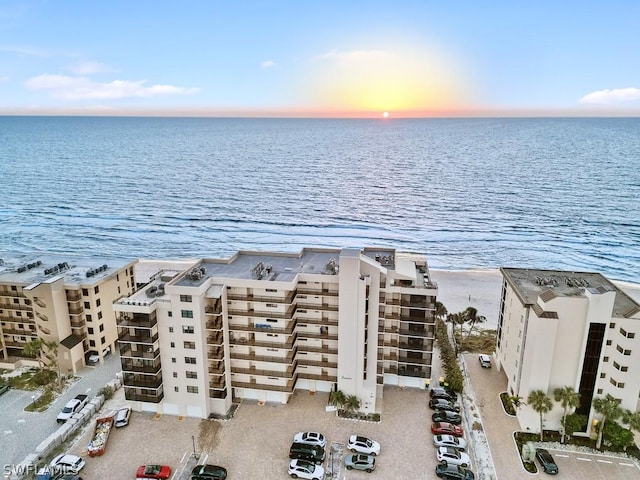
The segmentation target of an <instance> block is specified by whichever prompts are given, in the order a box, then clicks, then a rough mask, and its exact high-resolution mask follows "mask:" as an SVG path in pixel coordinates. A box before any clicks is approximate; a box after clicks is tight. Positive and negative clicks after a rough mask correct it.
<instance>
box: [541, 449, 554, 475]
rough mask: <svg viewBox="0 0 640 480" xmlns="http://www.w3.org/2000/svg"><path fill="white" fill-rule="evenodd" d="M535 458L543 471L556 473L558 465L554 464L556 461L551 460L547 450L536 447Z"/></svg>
mask: <svg viewBox="0 0 640 480" xmlns="http://www.w3.org/2000/svg"><path fill="white" fill-rule="evenodd" d="M536 458H537V459H538V461H539V462H540V465H541V466H542V469H543V470H544V471H545V473H549V474H551V475H556V474H557V473H558V465H556V462H555V461H554V460H553V457H552V456H551V454H550V453H549V450H546V449H544V448H536Z"/></svg>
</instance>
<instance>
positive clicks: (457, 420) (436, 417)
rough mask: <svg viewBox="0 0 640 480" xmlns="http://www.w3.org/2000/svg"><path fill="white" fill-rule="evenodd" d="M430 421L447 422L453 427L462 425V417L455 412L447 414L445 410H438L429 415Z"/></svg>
mask: <svg viewBox="0 0 640 480" xmlns="http://www.w3.org/2000/svg"><path fill="white" fill-rule="evenodd" d="M431 420H433V421H434V422H448V423H453V424H454V425H460V424H461V423H462V417H461V416H460V414H458V413H455V412H449V411H447V410H438V411H437V412H436V413H434V414H433V415H431Z"/></svg>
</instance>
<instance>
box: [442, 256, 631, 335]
mask: <svg viewBox="0 0 640 480" xmlns="http://www.w3.org/2000/svg"><path fill="white" fill-rule="evenodd" d="M429 274H430V275H431V280H432V281H433V282H435V283H436V284H437V285H438V301H439V302H441V303H442V304H443V305H444V306H445V307H446V309H447V312H448V313H458V312H461V311H463V310H465V309H466V308H467V307H469V306H471V307H475V308H476V309H477V310H478V315H482V316H484V317H486V319H487V321H486V322H485V323H481V324H479V325H478V328H480V329H485V330H487V329H495V328H497V326H498V316H499V315H500V295H501V293H502V273H500V270H499V269H495V268H492V269H470V270H443V269H437V268H429ZM609 281H610V282H611V283H613V284H614V285H615V286H616V287H618V288H619V289H620V290H621V291H622V292H623V293H625V294H626V295H627V296H628V297H630V298H631V299H632V300H634V301H635V302H636V303H638V304H640V284H638V283H632V282H627V281H618V280H611V279H609Z"/></svg>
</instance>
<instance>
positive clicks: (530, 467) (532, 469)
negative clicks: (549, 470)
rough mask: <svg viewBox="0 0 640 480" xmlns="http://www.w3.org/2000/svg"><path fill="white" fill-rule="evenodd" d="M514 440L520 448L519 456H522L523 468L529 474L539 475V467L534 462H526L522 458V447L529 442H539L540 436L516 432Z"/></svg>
mask: <svg viewBox="0 0 640 480" xmlns="http://www.w3.org/2000/svg"><path fill="white" fill-rule="evenodd" d="M513 438H514V439H515V441H516V445H517V446H518V454H519V455H520V461H521V462H522V467H523V468H524V469H525V470H526V471H527V472H529V473H538V467H537V466H536V464H535V463H534V462H525V460H524V458H522V447H523V445H525V444H526V443H527V442H537V441H539V440H540V438H539V435H537V434H535V433H525V432H515V433H514V434H513Z"/></svg>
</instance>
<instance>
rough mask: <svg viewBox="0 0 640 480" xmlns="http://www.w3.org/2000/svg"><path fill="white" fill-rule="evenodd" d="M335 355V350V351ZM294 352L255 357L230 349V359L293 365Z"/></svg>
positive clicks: (254, 355) (253, 354)
mask: <svg viewBox="0 0 640 480" xmlns="http://www.w3.org/2000/svg"><path fill="white" fill-rule="evenodd" d="M336 353H337V350H336ZM294 356H295V352H290V353H289V354H287V356H284V357H280V356H272V355H256V354H255V353H240V352H236V351H235V349H233V348H232V349H231V358H237V359H238V360H251V361H253V362H275V363H290V364H293V361H294V360H293V358H294Z"/></svg>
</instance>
